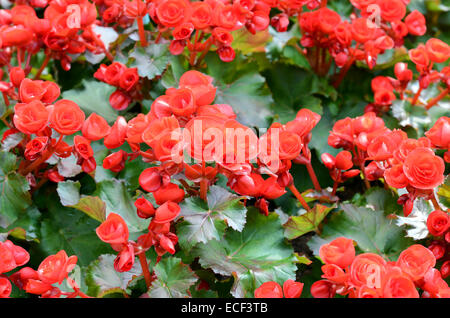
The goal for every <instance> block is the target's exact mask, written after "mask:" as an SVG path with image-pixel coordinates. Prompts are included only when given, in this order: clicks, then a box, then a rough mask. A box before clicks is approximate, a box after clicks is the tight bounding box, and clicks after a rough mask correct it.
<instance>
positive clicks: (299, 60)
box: [283, 45, 311, 70]
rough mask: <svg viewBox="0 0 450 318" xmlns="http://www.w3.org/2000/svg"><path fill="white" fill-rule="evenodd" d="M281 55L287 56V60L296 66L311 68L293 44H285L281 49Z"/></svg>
mask: <svg viewBox="0 0 450 318" xmlns="http://www.w3.org/2000/svg"><path fill="white" fill-rule="evenodd" d="M283 56H285V57H286V58H288V61H289V62H290V63H292V64H294V65H296V66H299V67H301V68H304V69H306V70H311V66H310V65H309V61H308V59H307V58H306V57H305V56H304V55H303V54H301V53H300V52H298V51H297V49H296V48H295V47H293V46H290V45H288V46H285V47H284V49H283Z"/></svg>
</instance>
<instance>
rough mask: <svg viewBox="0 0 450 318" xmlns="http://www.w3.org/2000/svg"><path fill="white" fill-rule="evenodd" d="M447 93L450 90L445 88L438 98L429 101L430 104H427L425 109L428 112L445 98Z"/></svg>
mask: <svg viewBox="0 0 450 318" xmlns="http://www.w3.org/2000/svg"><path fill="white" fill-rule="evenodd" d="M448 93H450V88H448V87H447V88H446V89H444V90H443V91H442V92H441V93H440V94H439V95H438V96H436V97H435V98H433V99H432V100H430V102H429V103H428V104H427V106H425V108H426V109H427V110H428V109H430V108H431V107H433V106H434V105H436V104H437V103H438V102H439V101H440V100H441V99H443V98H444V97H445V96H447V95H448Z"/></svg>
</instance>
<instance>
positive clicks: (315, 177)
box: [306, 162, 322, 192]
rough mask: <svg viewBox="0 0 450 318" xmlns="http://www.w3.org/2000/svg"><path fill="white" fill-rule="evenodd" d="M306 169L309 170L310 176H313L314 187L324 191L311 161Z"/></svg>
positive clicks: (318, 190)
mask: <svg viewBox="0 0 450 318" xmlns="http://www.w3.org/2000/svg"><path fill="white" fill-rule="evenodd" d="M306 169H307V170H308V173H309V177H310V178H311V181H312V183H313V185H314V189H316V191H317V192H322V188H321V186H320V183H319V180H317V176H316V173H315V172H314V168H313V166H312V164H311V162H308V163H307V164H306Z"/></svg>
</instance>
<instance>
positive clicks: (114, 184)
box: [94, 179, 149, 233]
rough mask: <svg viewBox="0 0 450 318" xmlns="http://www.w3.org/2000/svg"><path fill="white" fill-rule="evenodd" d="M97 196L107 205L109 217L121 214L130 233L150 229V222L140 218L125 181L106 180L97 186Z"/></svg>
mask: <svg viewBox="0 0 450 318" xmlns="http://www.w3.org/2000/svg"><path fill="white" fill-rule="evenodd" d="M94 194H95V195H96V196H98V197H100V199H101V200H102V201H103V202H105V203H106V213H107V215H108V214H109V213H111V212H114V213H117V214H119V215H120V216H121V217H122V218H123V219H124V220H125V222H126V223H127V225H128V229H129V231H130V233H132V232H141V231H143V230H145V229H146V228H147V227H148V224H149V220H144V219H141V218H139V217H138V215H137V211H136V207H135V205H134V200H133V198H132V196H131V195H130V193H129V192H128V191H127V188H126V186H125V182H124V181H119V180H116V179H112V180H105V181H102V182H100V183H98V184H97V190H96V192H95V193H94Z"/></svg>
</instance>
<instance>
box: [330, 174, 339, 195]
mask: <svg viewBox="0 0 450 318" xmlns="http://www.w3.org/2000/svg"><path fill="white" fill-rule="evenodd" d="M341 174H342V171H340V170H339V172H338V175H337V178H336V180H335V181H334V184H333V192H331V195H336V191H337V187H338V185H339V179H340V178H341Z"/></svg>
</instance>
